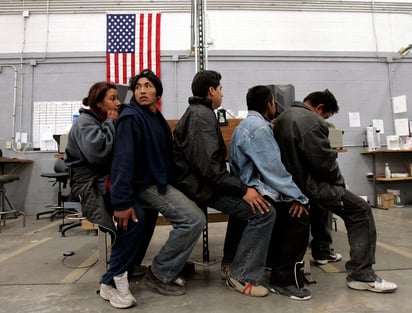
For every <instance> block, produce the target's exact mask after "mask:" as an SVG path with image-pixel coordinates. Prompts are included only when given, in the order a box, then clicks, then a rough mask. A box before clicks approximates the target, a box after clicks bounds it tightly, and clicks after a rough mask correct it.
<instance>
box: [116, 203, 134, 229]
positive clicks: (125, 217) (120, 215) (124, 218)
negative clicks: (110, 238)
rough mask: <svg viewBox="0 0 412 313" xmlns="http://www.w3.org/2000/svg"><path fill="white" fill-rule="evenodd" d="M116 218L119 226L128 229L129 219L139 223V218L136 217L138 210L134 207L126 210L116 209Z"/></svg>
mask: <svg viewBox="0 0 412 313" xmlns="http://www.w3.org/2000/svg"><path fill="white" fill-rule="evenodd" d="M113 216H114V220H115V221H116V222H117V227H119V228H122V229H123V230H127V224H129V219H132V221H133V222H135V223H137V222H138V221H139V220H138V219H137V217H136V212H135V210H134V208H133V207H130V208H128V209H127V210H124V211H114V214H113Z"/></svg>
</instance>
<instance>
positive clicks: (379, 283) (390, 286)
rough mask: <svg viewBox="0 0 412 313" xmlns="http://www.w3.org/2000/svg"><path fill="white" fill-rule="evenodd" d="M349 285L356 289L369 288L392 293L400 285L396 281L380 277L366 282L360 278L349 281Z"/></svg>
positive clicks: (369, 289) (373, 290)
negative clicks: (359, 279)
mask: <svg viewBox="0 0 412 313" xmlns="http://www.w3.org/2000/svg"><path fill="white" fill-rule="evenodd" d="M348 287H349V288H352V289H356V290H368V291H372V292H380V293H390V292H394V291H395V290H396V289H397V288H398V286H397V285H396V284H395V283H392V282H390V281H386V280H384V279H382V278H380V277H378V278H377V279H376V281H373V282H364V281H358V280H351V281H348Z"/></svg>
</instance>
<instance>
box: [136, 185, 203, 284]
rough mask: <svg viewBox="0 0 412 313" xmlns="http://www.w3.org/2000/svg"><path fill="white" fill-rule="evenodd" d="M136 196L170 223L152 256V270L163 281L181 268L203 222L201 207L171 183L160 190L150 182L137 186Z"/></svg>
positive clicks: (175, 275)
mask: <svg viewBox="0 0 412 313" xmlns="http://www.w3.org/2000/svg"><path fill="white" fill-rule="evenodd" d="M136 198H137V200H138V201H139V202H141V203H142V204H143V205H144V207H145V208H150V209H153V210H156V211H158V212H160V213H161V214H162V215H163V216H164V217H165V218H166V219H167V220H168V221H169V222H170V223H171V224H172V226H173V229H172V230H171V231H170V233H169V238H168V239H167V241H166V243H165V244H164V245H163V247H162V248H161V249H160V251H159V254H158V255H157V256H156V257H155V258H154V259H153V264H152V268H151V269H152V273H153V274H154V275H155V276H156V277H157V278H158V279H160V280H161V281H162V282H164V283H167V282H170V281H172V280H173V279H175V278H176V277H177V276H178V275H179V273H180V272H181V271H182V269H183V268H184V266H185V264H186V261H187V259H188V258H189V256H190V254H191V253H192V250H193V248H194V247H195V245H196V243H197V241H198V240H199V237H200V235H201V233H202V230H203V228H204V226H205V225H206V218H205V215H204V213H203V212H202V210H201V209H200V208H199V207H198V206H197V205H196V204H195V203H194V202H193V201H192V200H190V199H189V198H187V197H186V196H185V195H184V194H183V193H182V192H180V191H179V190H177V189H176V188H174V187H173V186H171V185H167V186H166V192H165V193H160V192H159V190H158V188H157V186H155V185H151V186H149V187H147V188H146V189H144V190H139V191H138V192H137V194H136Z"/></svg>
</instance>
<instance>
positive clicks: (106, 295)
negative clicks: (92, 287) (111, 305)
mask: <svg viewBox="0 0 412 313" xmlns="http://www.w3.org/2000/svg"><path fill="white" fill-rule="evenodd" d="M117 293H118V292H117V289H116V288H114V287H113V286H111V285H105V284H100V292H99V294H100V297H101V298H103V299H104V300H107V301H109V300H110V299H111V298H113V296H114V295H115V294H117Z"/></svg>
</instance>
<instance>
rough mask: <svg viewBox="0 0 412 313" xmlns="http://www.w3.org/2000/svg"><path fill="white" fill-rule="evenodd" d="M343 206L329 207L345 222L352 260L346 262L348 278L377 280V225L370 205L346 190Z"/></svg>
mask: <svg viewBox="0 0 412 313" xmlns="http://www.w3.org/2000/svg"><path fill="white" fill-rule="evenodd" d="M342 202H343V207H328V209H329V210H330V211H332V212H333V213H335V214H336V215H338V216H339V217H341V218H342V219H343V221H344V223H345V227H346V231H347V236H348V241H349V246H350V251H349V255H350V260H349V261H347V262H346V264H345V266H346V272H347V279H348V280H360V281H375V279H376V277H377V275H376V273H375V271H374V270H373V268H372V265H373V264H375V250H376V227H375V220H374V218H373V214H372V209H371V207H370V205H369V204H368V203H367V202H366V201H365V200H363V199H362V198H360V197H359V196H357V195H355V194H353V193H352V192H350V191H349V190H346V194H345V195H344V196H343V197H342Z"/></svg>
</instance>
